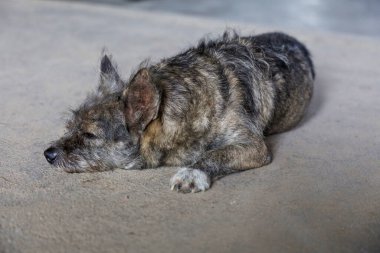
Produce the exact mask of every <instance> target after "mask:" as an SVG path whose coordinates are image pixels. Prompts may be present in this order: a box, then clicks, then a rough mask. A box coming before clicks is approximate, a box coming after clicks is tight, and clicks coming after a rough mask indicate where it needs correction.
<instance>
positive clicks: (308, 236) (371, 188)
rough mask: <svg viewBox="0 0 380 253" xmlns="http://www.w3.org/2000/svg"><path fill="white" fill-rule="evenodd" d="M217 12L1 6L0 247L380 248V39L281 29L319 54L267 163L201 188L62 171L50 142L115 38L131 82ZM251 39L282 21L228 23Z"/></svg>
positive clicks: (166, 172)
mask: <svg viewBox="0 0 380 253" xmlns="http://www.w3.org/2000/svg"><path fill="white" fill-rule="evenodd" d="M225 25H226V23H225V22H223V21H218V20H213V19H205V18H201V17H197V18H193V17H187V16H183V15H179V14H168V13H158V12H157V13H152V12H147V11H143V10H136V9H133V10H132V9H128V8H120V7H117V6H116V7H115V6H107V5H89V4H85V3H81V4H71V3H68V2H49V1H10V2H4V1H2V2H1V3H0V34H1V39H0V49H1V53H0V62H1V63H2V64H1V68H0V90H1V92H0V252H1V253H3V252H4V253H6V252H12V253H13V252H132V253H133V252H165V253H167V252H218V253H220V252H221V253H223V252H239V253H240V252H247V253H251V252H264V253H265V252H284V253H286V252H291V253H297V252H368V253H372V252H373V253H377V252H380V212H379V210H380V194H379V189H380V170H379V168H380V158H379V153H380V146H379V143H380V132H379V129H380V120H379V117H378V114H379V111H380V103H379V97H380V86H379V81H378V75H379V72H380V71H379V66H380V48H379V40H378V39H377V38H368V37H362V36H351V35H338V34H333V33H326V32H318V31H314V30H313V31H312V30H309V31H295V30H292V29H289V28H288V29H282V28H281V30H283V31H284V32H287V33H290V34H292V35H294V36H296V37H297V38H299V39H300V40H301V41H303V42H304V43H305V44H306V45H307V46H308V47H309V49H310V51H311V52H312V54H313V59H314V61H315V66H316V72H317V79H316V84H315V94H314V98H313V100H312V105H311V107H310V110H309V112H308V114H307V116H306V119H305V120H304V122H303V123H302V124H301V125H300V126H298V127H297V128H295V129H293V130H292V131H289V132H287V133H284V134H280V135H276V136H272V137H270V138H268V140H267V141H268V143H269V144H270V146H271V148H272V150H273V162H272V163H271V164H270V165H268V166H265V167H262V168H259V169H255V170H249V171H245V172H243V173H239V174H234V175H231V176H227V177H225V178H223V179H221V180H219V181H217V182H216V183H215V184H214V185H213V187H212V188H211V189H210V190H209V191H207V192H205V193H199V194H187V195H184V194H177V193H175V192H171V191H170V190H169V186H168V182H169V178H170V176H171V175H172V174H173V173H174V172H175V170H176V169H174V168H160V169H156V170H144V171H125V170H115V171H112V172H105V173H92V174H91V173H85V174H67V173H64V172H62V171H60V170H55V169H52V168H51V167H50V166H49V165H48V164H47V162H46V161H45V159H44V157H43V156H42V152H43V150H44V149H45V148H46V147H47V146H48V144H49V142H50V141H51V140H54V139H56V138H57V137H58V136H60V135H61V134H62V133H63V130H64V129H63V127H64V119H65V118H67V112H68V109H69V108H70V107H75V106H76V105H78V104H79V103H80V102H81V101H82V100H83V99H84V97H85V95H86V93H87V92H88V91H90V90H91V89H94V88H95V85H96V82H97V73H98V63H99V56H100V52H101V49H102V48H103V47H104V46H107V48H108V50H109V51H110V52H112V53H113V54H114V58H115V60H116V61H118V62H119V69H120V70H121V72H122V76H123V77H124V78H128V75H129V73H130V72H131V70H132V69H134V67H135V66H137V65H138V63H139V62H140V61H141V60H143V59H145V58H147V57H151V58H152V59H153V60H155V59H159V58H161V57H164V56H169V55H172V54H174V53H176V52H178V51H179V50H180V49H183V48H186V47H188V46H189V45H192V44H194V43H195V42H196V41H197V40H198V38H200V37H201V36H203V35H204V34H208V33H210V32H212V33H214V34H215V33H220V32H221V31H223V29H224V28H225ZM229 25H230V26H232V27H238V28H239V29H240V30H241V33H243V34H250V33H253V31H255V32H264V31H269V30H278V29H280V28H279V27H277V26H274V27H271V28H268V27H263V26H261V25H256V24H254V23H238V22H231V23H229Z"/></svg>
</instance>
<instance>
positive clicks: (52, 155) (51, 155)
mask: <svg viewBox="0 0 380 253" xmlns="http://www.w3.org/2000/svg"><path fill="white" fill-rule="evenodd" d="M44 156H45V158H46V160H47V161H48V162H49V163H53V162H54V161H55V159H57V156H58V149H57V148H55V147H50V148H48V149H46V150H45V151H44Z"/></svg>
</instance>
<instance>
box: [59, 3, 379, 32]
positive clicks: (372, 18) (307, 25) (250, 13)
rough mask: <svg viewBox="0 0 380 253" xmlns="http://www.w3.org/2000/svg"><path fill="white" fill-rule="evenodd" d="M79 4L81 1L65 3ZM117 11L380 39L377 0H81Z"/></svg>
mask: <svg viewBox="0 0 380 253" xmlns="http://www.w3.org/2000/svg"><path fill="white" fill-rule="evenodd" d="M66 1H78V0H66ZM80 1H83V2H89V3H103V4H113V5H118V8H120V7H122V8H130V9H138V10H147V11H151V12H169V13H178V14H182V15H190V16H199V17H207V18H210V17H212V18H217V19H219V20H221V21H224V22H226V23H229V22H231V21H239V22H247V23H255V24H263V25H271V26H276V27H279V28H283V29H289V28H290V29H304V30H306V29H312V30H313V31H315V30H318V31H330V32H337V33H344V34H358V35H365V36H375V37H379V36H380V15H379V13H380V1H378V0H361V1H357V0H334V1H330V0H308V1H305V0H287V1H283V0H255V1H252V0H191V1H189V0H134V1H133V0H80Z"/></svg>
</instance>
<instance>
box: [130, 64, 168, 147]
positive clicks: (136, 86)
mask: <svg viewBox="0 0 380 253" xmlns="http://www.w3.org/2000/svg"><path fill="white" fill-rule="evenodd" d="M160 99H161V96H160V91H159V89H158V87H157V86H156V85H155V84H154V82H153V81H152V78H151V76H150V73H149V70H148V69H146V68H143V69H141V70H139V72H137V74H136V75H135V76H134V77H133V79H132V81H131V82H130V83H129V85H128V87H127V88H126V89H125V90H124V92H123V100H124V103H125V109H124V110H125V111H124V114H125V119H126V123H127V125H128V129H129V132H130V134H131V136H132V140H133V143H135V144H136V143H137V142H138V140H139V138H140V136H141V134H142V132H143V131H144V129H145V128H146V126H147V125H148V124H149V123H150V122H151V121H152V120H154V119H155V118H156V117H157V114H158V109H159V106H160Z"/></svg>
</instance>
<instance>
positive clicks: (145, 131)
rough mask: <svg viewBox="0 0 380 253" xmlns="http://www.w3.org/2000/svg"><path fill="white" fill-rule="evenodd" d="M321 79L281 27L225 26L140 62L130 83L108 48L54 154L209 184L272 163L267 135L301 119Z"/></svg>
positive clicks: (77, 166) (187, 183)
mask: <svg viewBox="0 0 380 253" xmlns="http://www.w3.org/2000/svg"><path fill="white" fill-rule="evenodd" d="M313 80H314V69H313V64H312V61H311V59H310V54H309V52H308V51H307V49H306V48H305V46H304V45H302V44H301V43H300V42H298V41H297V40H296V39H294V38H292V37H290V36H288V35H285V34H282V33H267V34H262V35H258V36H249V37H240V36H238V35H236V34H231V33H228V32H226V33H225V34H224V35H223V36H222V37H221V38H219V39H216V40H208V41H207V40H203V41H201V42H200V43H199V44H198V46H196V47H194V48H190V49H188V50H186V51H184V52H182V53H180V54H178V55H176V56H174V57H171V58H168V59H164V60H162V61H161V62H159V63H157V64H146V65H145V66H140V69H139V70H138V71H137V73H136V74H134V75H132V77H131V79H130V80H129V81H128V82H127V83H124V82H123V81H122V80H121V79H120V77H119V75H118V73H117V71H116V69H115V68H114V66H113V65H112V63H111V62H110V60H109V58H108V57H107V56H106V55H105V56H104V57H103V59H102V63H101V80H100V85H99V88H98V92H97V93H96V94H95V95H92V96H90V97H89V98H88V99H87V101H86V102H85V103H84V104H83V105H82V106H81V107H80V108H79V110H77V111H75V112H74V117H73V119H72V120H71V121H70V122H69V124H68V134H66V136H64V137H63V138H61V139H60V140H58V141H57V142H56V143H55V144H54V145H53V146H52V147H50V148H49V149H48V150H46V151H45V156H46V158H47V160H48V161H49V162H50V163H52V164H53V165H57V166H61V167H64V168H65V169H66V170H67V171H69V172H81V171H87V170H92V171H93V170H96V171H97V170H107V169H113V168H116V167H121V168H128V169H143V168H154V167H159V166H176V167H180V169H179V171H178V172H177V173H176V174H175V175H174V176H173V177H172V179H171V180H170V185H171V188H172V189H176V190H178V191H181V192H190V191H192V192H197V191H200V190H202V191H204V190H207V189H208V188H209V187H210V182H211V180H212V179H215V178H217V177H219V176H222V175H226V174H229V173H232V172H236V171H241V170H246V169H251V168H257V167H260V166H263V165H266V164H268V163H269V162H270V161H271V155H270V151H269V150H268V147H267V145H266V144H265V141H264V136H265V135H267V134H274V133H279V132H283V131H286V130H288V129H290V128H292V127H294V126H295V125H296V124H297V123H298V122H299V121H300V120H301V118H302V116H303V115H304V113H305V110H306V108H307V107H308V105H309V102H310V99H311V96H312V91H313Z"/></svg>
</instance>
